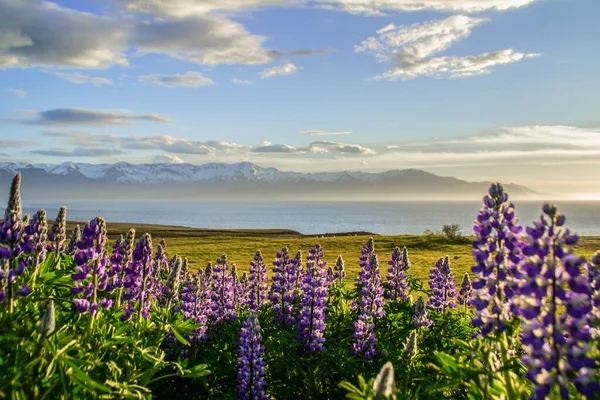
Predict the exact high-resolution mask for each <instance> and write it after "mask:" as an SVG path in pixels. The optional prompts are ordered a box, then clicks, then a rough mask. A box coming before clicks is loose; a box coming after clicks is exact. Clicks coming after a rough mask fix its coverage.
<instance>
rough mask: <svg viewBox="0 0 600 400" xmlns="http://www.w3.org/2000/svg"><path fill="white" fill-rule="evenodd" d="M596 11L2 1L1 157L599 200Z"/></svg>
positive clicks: (296, 0) (513, 0)
mask: <svg viewBox="0 0 600 400" xmlns="http://www.w3.org/2000/svg"><path fill="white" fill-rule="evenodd" d="M165 4H168V6H165ZM598 15H600V2H598V1H595V0H578V1H573V0H317V1H307V0H172V1H170V2H163V1H161V0H113V1H100V0H93V1H87V2H81V1H73V0H72V1H59V2H57V3H47V2H39V1H32V0H19V1H17V0H0V99H1V101H0V161H27V162H44V163H60V162H63V161H67V160H69V161H77V162H90V163H103V162H114V161H118V160H125V161H130V162H182V161H183V162H190V163H195V164H199V163H204V162H214V161H219V162H237V161H241V160H250V161H253V162H256V163H257V164H259V165H263V166H273V167H277V168H280V169H283V170H298V171H325V170H343V169H352V170H358V169H360V170H365V171H380V170H386V169H393V168H411V167H414V168H422V169H426V170H428V171H431V172H434V173H438V174H441V175H455V176H458V177H460V178H464V179H469V180H489V179H501V180H504V181H512V182H517V183H522V184H525V185H528V186H532V187H534V188H537V189H542V188H544V187H547V186H548V185H552V186H553V187H556V189H555V190H554V192H557V191H563V192H573V193H578V194H581V195H586V196H595V195H596V193H597V192H600V189H595V187H600V181H599V180H600V179H599V178H597V176H598V172H600V168H598V161H597V160H598V159H599V157H598V156H599V155H600V121H599V120H598V106H599V105H600V101H599V100H600V99H599V95H598V93H600V79H598V74H597V71H599V70H600V54H599V53H598V52H597V51H595V50H596V49H597V38H599V37H600V26H598V24H597V21H596V19H595V17H597V16H598ZM59 28H60V29H59ZM307 131H308V132H307ZM315 131H318V132H315ZM317 133H318V134H317ZM340 133H344V134H340ZM594 186H595V187H594Z"/></svg>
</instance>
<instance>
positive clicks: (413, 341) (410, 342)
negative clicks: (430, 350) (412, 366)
mask: <svg viewBox="0 0 600 400" xmlns="http://www.w3.org/2000/svg"><path fill="white" fill-rule="evenodd" d="M417 343H418V340H417V331H416V330H412V331H410V335H409V336H408V339H407V340H406V343H404V349H403V350H404V353H406V356H407V357H408V358H409V359H410V360H412V359H413V358H415V356H416V355H417V353H418V352H419V348H418V344H417Z"/></svg>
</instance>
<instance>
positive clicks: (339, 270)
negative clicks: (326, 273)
mask: <svg viewBox="0 0 600 400" xmlns="http://www.w3.org/2000/svg"><path fill="white" fill-rule="evenodd" d="M345 277H346V270H345V269H344V259H343V258H342V255H341V254H340V255H339V256H338V258H337V260H335V266H334V267H333V280H334V281H335V284H336V285H338V286H343V285H344V278H345Z"/></svg>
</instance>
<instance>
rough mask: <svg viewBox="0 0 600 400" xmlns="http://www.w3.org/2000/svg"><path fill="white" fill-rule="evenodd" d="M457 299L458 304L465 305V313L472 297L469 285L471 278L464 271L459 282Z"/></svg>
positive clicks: (471, 289) (471, 288)
mask: <svg viewBox="0 0 600 400" xmlns="http://www.w3.org/2000/svg"><path fill="white" fill-rule="evenodd" d="M456 299H457V300H458V304H460V305H462V306H464V307H465V310H464V311H465V314H466V313H467V308H468V307H469V304H471V299H473V287H472V286H471V278H469V274H468V273H466V272H465V275H464V276H463V280H462V283H461V284H460V291H459V292H458V296H457V297H456Z"/></svg>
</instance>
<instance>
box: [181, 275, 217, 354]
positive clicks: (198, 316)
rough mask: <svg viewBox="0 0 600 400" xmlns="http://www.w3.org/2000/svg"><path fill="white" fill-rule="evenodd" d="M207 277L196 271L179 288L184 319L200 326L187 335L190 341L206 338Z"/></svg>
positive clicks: (199, 340) (200, 340)
mask: <svg viewBox="0 0 600 400" xmlns="http://www.w3.org/2000/svg"><path fill="white" fill-rule="evenodd" d="M206 279H207V277H206V276H205V275H204V272H203V271H198V272H196V273H195V274H193V275H192V276H191V277H190V279H188V280H186V281H185V282H184V283H183V287H182V289H181V296H180V297H181V310H182V312H183V319H184V321H186V320H188V319H192V320H193V322H194V324H200V325H201V326H200V327H198V328H196V329H194V331H193V333H194V334H193V335H192V336H190V337H188V339H189V340H190V341H191V342H196V343H199V342H202V341H204V340H205V339H206V330H207V328H208V325H207V321H208V318H207V317H208V315H207V311H208V308H209V304H208V301H207V300H208V296H209V295H210V293H208V292H207V291H206V290H205V286H206V285H205V282H204V281H205V280H206Z"/></svg>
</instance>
